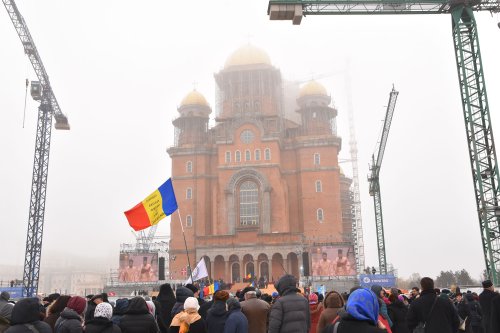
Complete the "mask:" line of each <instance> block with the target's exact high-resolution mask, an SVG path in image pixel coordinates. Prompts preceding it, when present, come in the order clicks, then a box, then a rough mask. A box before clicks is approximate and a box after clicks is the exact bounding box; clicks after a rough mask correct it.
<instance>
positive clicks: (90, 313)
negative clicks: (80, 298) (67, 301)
mask: <svg viewBox="0 0 500 333" xmlns="http://www.w3.org/2000/svg"><path fill="white" fill-rule="evenodd" d="M96 307H97V304H95V303H94V301H88V302H87V310H86V311H85V322H87V321H89V320H90V319H92V318H94V312H95V308H96Z"/></svg>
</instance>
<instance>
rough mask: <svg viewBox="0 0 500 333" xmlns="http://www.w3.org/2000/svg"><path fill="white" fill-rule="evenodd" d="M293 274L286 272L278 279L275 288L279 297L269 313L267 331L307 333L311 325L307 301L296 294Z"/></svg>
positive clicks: (271, 332)
mask: <svg viewBox="0 0 500 333" xmlns="http://www.w3.org/2000/svg"><path fill="white" fill-rule="evenodd" d="M296 285H297V280H296V278H295V276H293V275H290V274H287V275H285V276H283V277H282V278H281V279H279V281H278V283H277V284H276V289H277V290H278V293H279V294H280V298H279V299H278V300H276V302H275V303H274V304H273V306H272V308H271V312H270V314H269V333H307V332H308V331H309V329H310V327H311V315H310V312H309V302H308V301H307V299H306V298H305V297H304V296H302V295H300V294H298V293H297V292H298V289H297V287H296Z"/></svg>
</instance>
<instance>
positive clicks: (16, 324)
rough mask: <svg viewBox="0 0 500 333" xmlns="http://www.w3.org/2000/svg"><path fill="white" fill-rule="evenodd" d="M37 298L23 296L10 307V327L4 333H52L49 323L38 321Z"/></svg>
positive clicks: (38, 308)
mask: <svg viewBox="0 0 500 333" xmlns="http://www.w3.org/2000/svg"><path fill="white" fill-rule="evenodd" d="M40 306H41V304H40V303H39V301H38V298H23V299H21V300H19V301H18V302H17V303H16V305H14V307H13V308H12V313H11V320H10V327H9V328H7V329H6V330H5V333H33V332H37V333H52V329H51V328H50V326H49V324H47V323H45V322H43V321H40V314H39V312H40Z"/></svg>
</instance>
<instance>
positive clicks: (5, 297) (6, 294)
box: [0, 291, 10, 301]
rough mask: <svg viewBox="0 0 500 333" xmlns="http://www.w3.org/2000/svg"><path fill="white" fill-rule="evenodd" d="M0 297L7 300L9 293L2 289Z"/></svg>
mask: <svg viewBox="0 0 500 333" xmlns="http://www.w3.org/2000/svg"><path fill="white" fill-rule="evenodd" d="M0 298H1V299H3V300H6V301H8V300H9V299H10V294H9V293H8V292H6V291H2V293H1V294H0Z"/></svg>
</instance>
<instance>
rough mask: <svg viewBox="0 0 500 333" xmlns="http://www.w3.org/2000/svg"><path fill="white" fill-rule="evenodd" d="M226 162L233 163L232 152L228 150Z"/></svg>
mask: <svg viewBox="0 0 500 333" xmlns="http://www.w3.org/2000/svg"><path fill="white" fill-rule="evenodd" d="M226 163H231V152H230V151H226Z"/></svg>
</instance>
